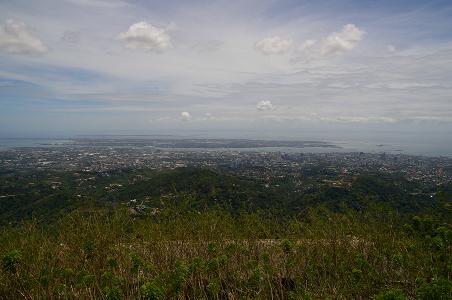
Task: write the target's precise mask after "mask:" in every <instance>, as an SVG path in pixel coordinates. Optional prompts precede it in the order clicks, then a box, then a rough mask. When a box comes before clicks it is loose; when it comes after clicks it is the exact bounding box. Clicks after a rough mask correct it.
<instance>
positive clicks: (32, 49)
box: [0, 20, 48, 54]
mask: <svg viewBox="0 0 452 300" xmlns="http://www.w3.org/2000/svg"><path fill="white" fill-rule="evenodd" d="M47 50H48V49H47V46H46V45H45V44H44V43H43V42H42V41H41V40H40V39H39V38H37V37H36V36H34V35H33V33H32V32H31V31H30V29H29V28H28V27H27V25H26V24H25V23H23V22H20V21H15V20H6V22H4V23H0V51H3V52H6V53H11V54H43V53H45V52H47Z"/></svg>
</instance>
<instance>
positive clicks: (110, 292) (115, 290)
mask: <svg viewBox="0 0 452 300" xmlns="http://www.w3.org/2000/svg"><path fill="white" fill-rule="evenodd" d="M105 298H106V299H107V300H122V299H124V294H123V292H122V290H121V289H120V288H119V287H117V286H114V287H112V288H108V287H107V288H105Z"/></svg>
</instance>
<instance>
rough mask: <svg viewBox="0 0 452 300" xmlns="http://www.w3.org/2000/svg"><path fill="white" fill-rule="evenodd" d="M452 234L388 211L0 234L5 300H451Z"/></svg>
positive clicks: (110, 220)
mask: <svg viewBox="0 0 452 300" xmlns="http://www.w3.org/2000/svg"><path fill="white" fill-rule="evenodd" d="M427 223H428V224H427ZM426 224H427V225H426ZM416 226H417V227H416ZM451 235H452V231H451V228H450V224H447V223H446V224H444V223H435V221H434V220H432V219H428V218H419V217H418V218H417V219H415V220H413V222H410V223H409V224H405V226H404V224H402V223H401V222H400V217H398V216H397V215H396V214H395V213H393V212H384V213H382V212H381V211H377V210H375V211H373V212H372V211H371V212H367V213H365V214H363V213H356V212H348V213H332V212H329V211H328V210H324V209H310V210H308V211H306V212H304V213H303V214H302V215H300V216H298V217H293V218H290V219H287V220H280V219H276V218H273V217H271V215H269V214H267V213H259V212H254V213H245V212H244V213H241V214H239V215H231V214H230V213H228V212H227V211H225V210H222V209H217V208H212V209H206V210H203V211H194V212H185V213H182V212H178V211H175V210H168V211H163V212H162V213H161V214H159V215H158V216H152V217H151V216H150V217H146V218H141V219H134V218H132V217H131V216H129V214H128V212H127V210H125V209H122V208H102V209H99V208H98V209H91V210H90V209H84V210H78V211H75V212H73V213H71V214H69V215H67V216H65V217H64V218H62V219H60V220H56V221H55V222H54V223H52V224H51V225H43V224H41V223H38V222H36V221H31V222H26V223H23V224H22V225H21V226H18V227H4V228H2V229H1V232H0V255H1V257H2V270H1V272H0V298H1V297H3V298H5V299H18V298H22V299H55V298H63V299H139V298H142V299H372V298H375V299H451V298H452V297H451V296H452V282H451V270H452V260H451V256H450V253H451V250H452V249H451V240H452V238H451Z"/></svg>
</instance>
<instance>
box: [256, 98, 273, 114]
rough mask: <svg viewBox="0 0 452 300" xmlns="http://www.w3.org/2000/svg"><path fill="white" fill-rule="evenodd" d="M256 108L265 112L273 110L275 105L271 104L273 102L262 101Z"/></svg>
mask: <svg viewBox="0 0 452 300" xmlns="http://www.w3.org/2000/svg"><path fill="white" fill-rule="evenodd" d="M256 108H257V109H258V110H260V111H264V110H272V109H273V104H272V103H271V101H268V100H262V101H259V102H258V103H257V104H256Z"/></svg>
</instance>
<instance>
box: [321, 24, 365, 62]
mask: <svg viewBox="0 0 452 300" xmlns="http://www.w3.org/2000/svg"><path fill="white" fill-rule="evenodd" d="M365 34H366V32H365V31H364V30H361V29H359V28H358V27H356V26H355V25H354V24H347V25H345V26H344V27H343V28H342V30H341V31H339V32H334V33H332V34H330V35H329V36H328V37H327V38H326V39H325V40H324V41H323V45H322V48H321V50H320V53H321V55H322V56H330V55H335V54H340V53H343V52H346V51H348V50H351V49H353V48H355V47H356V45H357V44H358V43H359V41H361V39H362V38H363V37H364V35H365Z"/></svg>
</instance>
